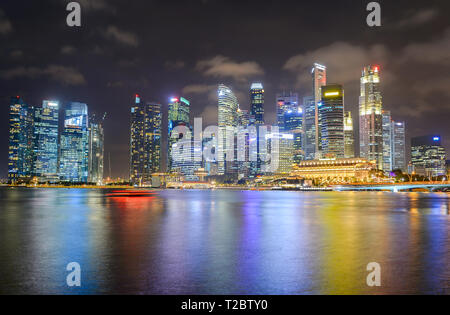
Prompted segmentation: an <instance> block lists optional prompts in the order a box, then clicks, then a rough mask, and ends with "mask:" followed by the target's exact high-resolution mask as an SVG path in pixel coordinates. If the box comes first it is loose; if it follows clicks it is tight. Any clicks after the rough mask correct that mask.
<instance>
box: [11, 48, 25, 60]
mask: <svg viewBox="0 0 450 315" xmlns="http://www.w3.org/2000/svg"><path fill="white" fill-rule="evenodd" d="M9 55H10V56H11V58H14V59H19V58H22V57H23V55H24V54H23V51H22V50H19V49H16V50H13V51H12V52H11V53H10V54H9Z"/></svg>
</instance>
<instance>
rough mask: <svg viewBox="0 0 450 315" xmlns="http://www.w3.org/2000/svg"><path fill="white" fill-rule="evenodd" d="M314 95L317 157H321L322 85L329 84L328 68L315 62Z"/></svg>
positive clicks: (313, 74)
mask: <svg viewBox="0 0 450 315" xmlns="http://www.w3.org/2000/svg"><path fill="white" fill-rule="evenodd" d="M311 74H312V80H313V97H314V114H315V115H314V125H315V128H314V129H315V132H316V134H315V158H320V157H321V150H322V148H321V146H322V141H321V131H322V128H321V126H320V119H319V103H320V102H321V101H322V87H323V86H324V85H326V84H327V68H326V67H325V66H324V65H321V64H318V63H315V64H314V66H313V68H312V70H311Z"/></svg>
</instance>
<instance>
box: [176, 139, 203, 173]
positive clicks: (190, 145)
mask: <svg viewBox="0 0 450 315" xmlns="http://www.w3.org/2000/svg"><path fill="white" fill-rule="evenodd" d="M172 152H173V160H172V171H174V172H176V173H179V174H180V175H182V176H183V178H184V180H186V181H193V180H194V181H195V180H199V178H198V177H197V176H196V175H195V172H196V171H197V170H198V169H200V168H201V167H202V142H201V141H198V140H194V139H193V137H192V138H183V139H180V140H179V141H177V142H176V143H174V144H173V146H172Z"/></svg>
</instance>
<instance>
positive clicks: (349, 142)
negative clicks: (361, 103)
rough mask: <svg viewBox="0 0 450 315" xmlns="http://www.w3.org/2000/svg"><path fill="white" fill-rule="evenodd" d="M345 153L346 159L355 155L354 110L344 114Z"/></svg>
mask: <svg viewBox="0 0 450 315" xmlns="http://www.w3.org/2000/svg"><path fill="white" fill-rule="evenodd" d="M344 142H345V149H344V152H345V153H344V155H345V158H346V159H351V158H354V157H355V134H354V130H353V118H352V112H350V111H346V112H345V116H344Z"/></svg>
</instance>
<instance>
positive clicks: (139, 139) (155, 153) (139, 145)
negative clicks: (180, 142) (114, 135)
mask: <svg viewBox="0 0 450 315" xmlns="http://www.w3.org/2000/svg"><path fill="white" fill-rule="evenodd" d="M161 120H162V114H161V105H160V104H156V103H145V102H144V101H143V100H142V99H141V97H140V96H139V95H136V98H135V102H134V104H133V106H132V107H131V137H130V142H131V143H130V181H131V183H132V184H133V185H137V186H147V185H150V184H151V179H152V174H153V173H157V172H159V171H160V168H161Z"/></svg>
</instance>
